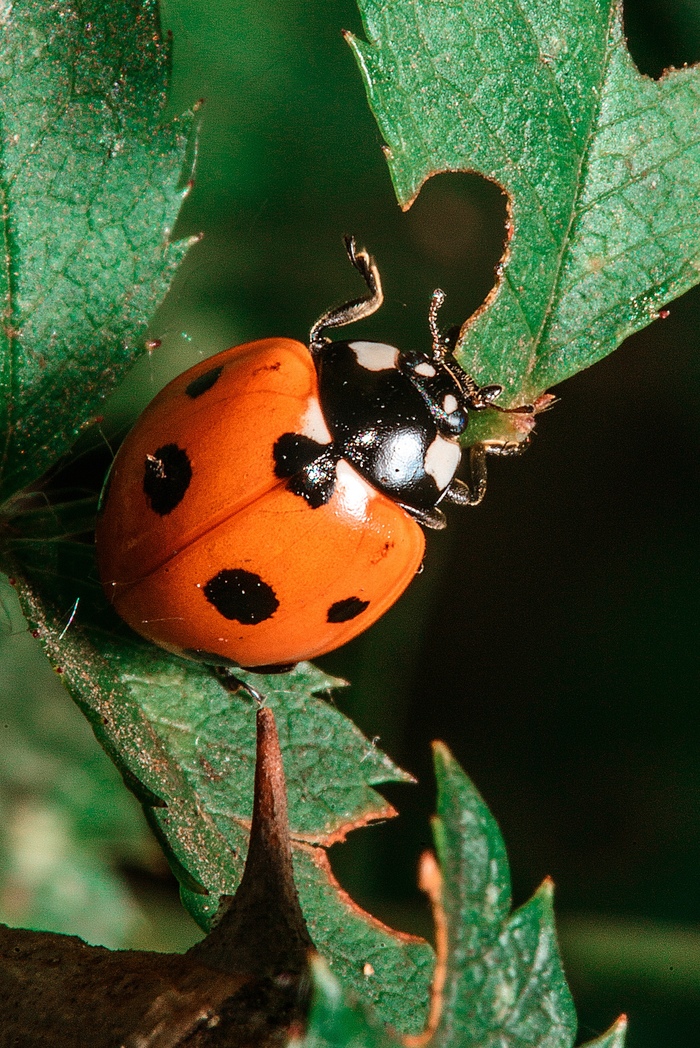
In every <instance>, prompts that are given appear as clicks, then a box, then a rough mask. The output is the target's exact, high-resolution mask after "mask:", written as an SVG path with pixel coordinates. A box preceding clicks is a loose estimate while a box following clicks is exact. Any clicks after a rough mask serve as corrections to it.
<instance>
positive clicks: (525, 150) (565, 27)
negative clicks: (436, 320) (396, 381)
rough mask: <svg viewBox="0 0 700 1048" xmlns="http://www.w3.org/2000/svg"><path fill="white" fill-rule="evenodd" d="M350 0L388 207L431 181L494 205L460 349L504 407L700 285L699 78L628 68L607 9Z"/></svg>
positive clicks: (614, 1)
mask: <svg viewBox="0 0 700 1048" xmlns="http://www.w3.org/2000/svg"><path fill="white" fill-rule="evenodd" d="M358 3H359V7H360V11H361V13H362V17H363V20H364V24H365V28H366V32H367V37H368V42H367V43H365V42H363V41H361V40H358V39H356V38H351V44H352V46H353V48H354V50H355V54H356V56H357V59H358V62H359V64H360V67H361V69H362V73H363V76H364V79H365V85H366V89H367V94H368V97H369V102H370V105H371V107H372V109H373V111H374V114H375V116H376V118H377V121H378V123H379V127H380V129H381V132H382V134H383V136H384V138H385V140H386V142H387V158H388V161H389V166H390V169H391V174H392V177H393V180H394V184H395V187H396V192H397V196H398V198H399V200H400V202H401V203H402V204H403V205H404V206H406V207H407V206H409V205H410V203H411V201H412V199H413V198H414V197H415V195H416V194H417V193H418V191H419V190H420V187H421V185H422V184H423V182H425V180H426V179H427V178H429V177H430V176H431V175H434V174H436V173H438V172H441V171H476V172H479V173H481V174H483V175H484V176H485V177H487V178H489V179H492V180H494V181H495V182H497V183H498V184H499V185H500V186H502V187H503V189H504V190H505V192H506V193H507V194H508V200H509V208H510V219H509V229H508V233H509V240H508V245H507V251H506V254H505V256H504V259H503V261H502V265H501V267H500V269H499V275H498V281H497V285H496V287H495V289H494V291H493V292H492V294H491V295H489V297H488V299H487V301H486V303H485V304H484V306H483V307H482V309H481V310H479V311H478V312H477V313H476V314H475V315H474V317H472V318H471V319H470V320H469V321H468V322H467V323H466V325H465V327H464V328H463V330H462V336H461V340H460V351H459V356H460V358H461V361H462V362H463V364H464V365H465V367H466V368H467V370H468V371H470V372H471V373H472V374H474V375H475V376H476V378H477V379H479V380H481V381H483V382H500V383H502V384H503V385H504V387H505V390H506V392H505V394H504V396H503V397H502V400H501V402H502V403H503V404H507V403H515V402H521V403H522V402H529V401H531V400H533V399H534V398H536V397H537V396H538V394H541V393H542V392H543V391H544V390H546V389H547V388H548V387H550V386H551V385H553V384H554V383H557V382H561V381H562V379H565V378H567V377H568V376H570V375H572V374H574V373H575V372H577V371H579V370H581V369H582V368H585V367H587V366H588V365H590V364H592V363H593V362H594V361H596V360H599V359H600V358H601V357H603V356H605V355H606V354H607V353H610V352H611V351H612V350H613V349H615V348H616V346H618V345H619V344H620V342H621V341H622V340H623V339H624V338H626V336H627V335H629V334H631V333H632V332H633V331H636V330H638V329H639V328H642V327H644V326H645V325H646V324H649V323H650V322H651V321H652V320H654V319H655V317H656V316H657V312H658V310H659V308H660V307H661V306H663V305H664V304H665V303H667V302H669V301H670V300H671V299H673V298H674V297H676V296H677V295H680V294H681V293H682V292H684V291H686V290H687V289H688V288H690V287H692V286H693V285H694V284H696V283H697V282H698V280H699V279H700V196H699V195H698V184H699V183H700V125H698V119H697V113H698V107H699V105H700V70H698V68H697V67H694V68H690V69H682V70H670V71H668V72H667V73H666V74H665V75H664V77H663V78H662V79H661V80H660V81H658V82H657V81H654V80H652V79H650V78H649V77H646V76H643V75H641V74H640V73H639V72H638V70H637V69H636V68H635V66H634V64H633V62H632V59H631V57H630V55H629V52H628V50H627V46H626V43H625V39H624V34H623V28H622V14H621V5H620V3H619V0H564V2H560V0H518V2H516V0H493V2H491V3H488V4H486V3H483V2H482V0H440V2H435V0H392V3H385V2H384V0H358ZM499 421H500V420H498V419H494V420H492V425H498V424H499ZM473 432H474V433H476V430H473Z"/></svg>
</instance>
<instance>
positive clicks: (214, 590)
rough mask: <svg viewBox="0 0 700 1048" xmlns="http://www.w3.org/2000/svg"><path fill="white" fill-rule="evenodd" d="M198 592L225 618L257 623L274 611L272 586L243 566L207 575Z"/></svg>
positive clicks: (251, 624)
mask: <svg viewBox="0 0 700 1048" xmlns="http://www.w3.org/2000/svg"><path fill="white" fill-rule="evenodd" d="M202 592H203V593H204V596H205V597H206V598H207V600H208V601H209V603H210V604H213V605H214V607H215V608H216V610H217V611H218V612H219V614H220V615H223V616H224V618H225V619H235V620H236V622H240V623H242V624H243V625H244V626H257V624H258V623H259V622H264V621H265V619H269V618H270V617H271V616H272V615H274V613H275V612H276V611H277V609H278V607H279V601H278V600H277V597H276V595H275V591H274V590H273V588H272V586H268V584H267V583H266V582H263V580H262V579H261V578H260V576H259V575H256V574H254V572H252V571H244V570H243V568H224V569H223V571H220V572H219V573H218V575H214V577H213V578H211V579H209V582H207V584H206V586H204V587H203V589H202Z"/></svg>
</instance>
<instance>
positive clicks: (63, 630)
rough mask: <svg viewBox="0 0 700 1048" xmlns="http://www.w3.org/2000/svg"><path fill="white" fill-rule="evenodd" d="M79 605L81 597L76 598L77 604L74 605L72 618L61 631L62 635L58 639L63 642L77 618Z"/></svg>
mask: <svg viewBox="0 0 700 1048" xmlns="http://www.w3.org/2000/svg"><path fill="white" fill-rule="evenodd" d="M79 604H80V597H76V598H75V604H74V605H73V610H72V611H71V613H70V618H69V619H68V622H67V623H66V624H65V626H64V627H63V629H62V630H61V633H60V635H59V638H58V639H59V640H63V638H64V637H65V635H66V633H67V632H68V629H69V627H70V624H71V622H72V621H73V619H74V618H75V613H76V611H77V610H78V605H79Z"/></svg>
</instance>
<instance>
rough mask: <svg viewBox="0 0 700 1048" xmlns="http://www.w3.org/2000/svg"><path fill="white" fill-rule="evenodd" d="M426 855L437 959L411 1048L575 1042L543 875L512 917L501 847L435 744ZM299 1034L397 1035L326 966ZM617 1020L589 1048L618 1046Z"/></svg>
mask: <svg viewBox="0 0 700 1048" xmlns="http://www.w3.org/2000/svg"><path fill="white" fill-rule="evenodd" d="M435 770H436V775H437V780H438V805H437V808H438V814H437V816H436V818H435V819H434V821H433V834H434V838H435V845H436V849H437V854H438V858H439V861H440V867H439V868H438V866H437V864H436V862H435V859H434V857H433V856H432V855H430V854H428V855H426V856H424V858H423V862H422V864H421V879H422V883H423V887H424V888H425V890H426V891H427V892H428V894H429V895H430V897H431V901H432V904H433V910H434V914H435V918H436V936H435V938H436V942H437V944H438V963H437V966H436V972H435V979H434V985H433V995H432V1007H431V1010H430V1018H429V1022H428V1024H427V1026H426V1029H425V1030H424V1031H423V1033H422V1034H420V1035H419V1036H418V1037H416V1038H413V1039H411V1040H409V1042H408V1043H409V1044H412V1045H413V1046H414V1048H418V1046H423V1048H427V1046H430V1048H485V1046H489V1048H496V1046H498V1048H572V1046H573V1044H574V1039H575V1036H576V1014H575V1011H574V1006H573V1002H572V1000H571V994H570V993H569V988H568V986H567V984H566V980H565V978H564V973H563V970H562V966H561V960H560V958H559V950H558V947H557V941H556V934H555V930H554V917H553V913H552V904H551V901H552V889H551V884H550V882H548V881H546V882H545V884H544V885H543V887H542V888H541V889H540V890H539V891H538V892H537V893H536V894H535V896H534V897H533V898H532V899H531V900H530V901H529V902H528V903H526V904H525V905H524V906H521V907H520V908H519V909H518V910H516V911H515V912H513V913H511V898H510V875H509V871H508V860H507V858H506V852H505V845H504V843H503V839H502V837H501V834H500V831H499V829H498V826H497V825H496V822H495V820H494V818H493V816H492V815H491V813H490V812H489V810H488V808H487V807H486V805H485V804H484V802H483V800H482V799H481V797H480V796H479V794H478V792H477V791H476V789H475V788H474V786H473V785H472V783H471V782H470V781H469V779H468V778H467V776H466V775H465V774H464V772H463V771H462V769H461V768H460V767H459V765H458V764H457V763H456V761H455V760H454V758H453V757H452V756H451V754H450V753H449V751H448V750H447V749H446V748H445V747H444V746H443V745H442V744H440V743H437V744H436V746H435ZM313 976H314V995H313V1000H312V1006H311V1012H310V1016H309V1023H308V1027H307V1030H306V1033H305V1036H304V1037H303V1038H302V1039H300V1040H299V1041H298V1042H297V1045H296V1048H323V1046H326V1045H327V1046H331V1045H332V1046H333V1048H344V1046H347V1048H351V1046H354V1045H358V1044H363V1045H367V1046H372V1048H374V1046H376V1048H389V1046H390V1045H391V1044H395V1043H399V1042H397V1041H395V1040H394V1038H393V1035H392V1033H391V1032H390V1031H385V1030H383V1029H382V1028H381V1027H380V1026H379V1024H378V1022H377V1019H376V1018H375V1017H374V1016H373V1014H372V1012H370V1011H368V1010H367V1008H366V1007H365V1006H364V1004H362V1003H360V1001H358V999H357V996H356V993H353V992H346V991H345V990H344V989H343V988H342V987H341V986H340V985H339V984H338V982H337V981H336V980H335V979H334V978H333V977H332V976H331V974H330V973H329V972H328V971H327V970H326V969H325V967H324V965H323V964H322V962H317V963H316V964H315V965H314V968H313ZM626 1025H627V1024H626V1020H625V1017H624V1016H622V1017H621V1018H620V1019H618V1021H617V1022H616V1023H615V1024H614V1025H613V1026H612V1027H611V1029H610V1030H609V1031H608V1033H606V1034H604V1035H603V1036H602V1037H600V1038H598V1039H597V1040H595V1041H592V1042H590V1043H589V1044H588V1045H586V1046H585V1048H624V1037H625V1029H626Z"/></svg>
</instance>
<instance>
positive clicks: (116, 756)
mask: <svg viewBox="0 0 700 1048" xmlns="http://www.w3.org/2000/svg"><path fill="white" fill-rule="evenodd" d="M58 531H59V532H60V531H61V529H60V528H58ZM12 548H13V555H14V557H15V558H16V561H17V563H18V564H19V563H20V562H21V568H22V571H23V572H26V573H27V575H29V576H31V579H32V584H31V585H27V584H25V583H24V582H23V581H22V577H21V576H20V574H19V572H18V580H19V581H18V589H19V592H20V596H21V599H22V604H23V609H24V611H25V614H26V615H27V617H28V618H29V620H30V623H31V624H32V626H33V627H34V628H35V629H36V630H37V631H38V633H39V636H40V639H41V641H42V643H43V645H44V647H45V650H46V651H47V653H48V655H49V658H50V659H51V661H52V662H53V664H54V665H55V666H57V667H58V668H59V669H60V671H61V675H62V678H63V680H64V682H65V684H66V686H67V687H68V689H69V691H70V692H71V694H72V695H73V698H74V699H75V700H76V701H77V702H78V704H79V706H80V707H81V708H82V709H83V711H84V712H85V714H86V716H87V717H88V719H89V720H90V722H91V724H92V725H93V728H94V730H95V734H96V735H97V737H98V739H99V741H100V742H101V743H102V745H103V746H104V747H105V749H106V750H107V752H108V753H109V754H110V756H111V757H112V758H113V760H114V761H115V762H116V764H117V766H118V767H119V768H120V770H121V771H122V774H123V775H124V778H125V780H126V782H127V784H128V785H129V786H130V787H131V788H132V789H133V790H134V792H135V793H136V795H137V796H138V797H139V799H140V800H141V801H142V803H143V805H144V809H145V811H146V813H147V816H148V818H149V821H150V823H151V825H152V827H153V828H154V830H155V831H156V834H157V836H158V837H159V839H160V840H161V842H162V844H163V846H164V848H165V851H166V854H167V855H168V858H169V860H170V862H171V865H172V867H173V870H174V871H175V873H176V875H177V876H178V877H179V878H180V881H181V884H182V895H183V900H184V902H185V904H186V905H187V907H188V909H189V910H190V912H191V913H192V914H193V916H194V917H195V919H196V920H198V921H199V923H200V924H201V925H202V926H203V927H205V928H206V927H208V926H209V924H210V922H211V920H212V919H213V917H214V916H215V915H216V912H217V909H218V903H219V897H220V896H221V895H222V894H227V895H231V894H233V892H234V891H235V889H236V887H237V886H238V883H239V881H240V877H241V874H242V870H243V864H244V862H245V855H246V848H247V841H248V833H249V830H250V818H251V812H252V801H253V776H254V766H255V712H256V704H255V702H254V701H253V699H252V698H251V697H250V695H248V694H247V693H246V692H245V691H240V692H237V693H235V692H232V691H231V690H229V689H228V688H227V687H226V686H225V685H224V684H223V683H222V681H221V680H219V679H218V678H217V677H216V676H215V675H214V673H213V672H212V671H211V670H210V669H209V668H208V667H205V666H199V665H197V664H194V663H189V662H187V661H185V660H180V659H176V658H174V657H171V656H168V655H166V654H165V653H164V652H161V651H160V650H159V649H157V648H156V647H155V646H153V645H151V644H148V643H147V642H146V641H142V640H141V639H140V638H138V637H136V635H135V634H132V633H131V632H130V631H129V630H127V628H126V627H125V626H123V624H121V623H120V621H119V620H118V619H117V617H116V615H115V614H114V613H113V612H112V611H111V609H110V608H109V607H108V606H107V603H106V601H105V600H104V598H103V597H102V594H101V590H100V587H99V585H98V583H97V579H96V568H95V564H94V556H93V551H92V549H91V547H89V546H87V545H84V544H80V543H67V542H65V541H63V540H61V539H58V540H56V541H53V542H44V543H41V544H38V543H36V542H34V541H32V540H16V541H15V542H14V544H13V547H12ZM76 598H79V602H78V606H77V609H76V610H75V613H74V614H72V612H73V609H74V608H75V601H76ZM71 614H72V618H71V621H70V625H69V627H68V629H66V628H65V627H66V624H67V622H68V618H69V617H70V615H71ZM61 635H62V636H61ZM240 678H241V680H244V681H248V682H250V683H251V684H252V685H253V686H254V687H255V688H256V689H257V690H258V691H259V692H261V693H262V694H263V695H264V698H265V702H266V705H268V706H269V707H270V708H272V709H273V710H274V711H275V715H276V719H277V726H278V731H279V736H280V744H281V747H282V754H283V759H284V766H285V774H286V778H287V785H288V792H289V821H290V830H291V834H292V838H293V845H294V851H295V870H296V876H297V882H298V886H299V894H300V899H301V902H302V907H303V909H304V915H305V917H306V920H307V922H308V924H309V928H310V931H311V934H312V937H313V940H314V943H315V945H316V947H317V948H318V949H319V951H321V952H322V953H323V954H324V956H325V957H326V958H327V960H328V961H329V963H330V965H331V967H332V968H333V970H334V971H335V973H336V974H337V975H339V976H340V977H341V978H342V979H343V981H344V983H345V984H346V985H349V986H352V987H355V988H357V989H362V990H365V989H366V988H369V991H370V998H371V1000H372V1001H373V1002H374V1003H375V1004H376V1006H377V1008H378V1011H379V1014H380V1015H381V1017H382V1018H383V1019H384V1020H385V1021H387V1022H391V1023H393V1024H395V1025H396V1026H397V1027H399V1028H401V1029H405V1030H407V1031H415V1030H416V1029H419V1028H420V1027H421V1025H422V1023H423V1021H424V1018H425V1014H424V1013H425V1007H426V1005H427V1000H428V988H429V985H430V980H431V976H432V968H433V953H432V950H431V948H430V947H429V946H428V944H427V943H425V942H424V941H423V940H420V939H416V938H414V937H412V936H405V935H401V934H399V933H397V932H394V931H393V930H391V929H389V928H386V927H385V926H384V925H382V924H380V922H378V921H376V920H374V919H373V918H371V917H369V915H368V914H366V913H364V912H363V911H362V910H360V909H359V907H357V906H355V905H354V904H353V903H352V901H351V900H350V899H349V898H348V897H347V896H346V895H345V893H344V892H342V890H341V889H340V888H339V887H338V885H337V884H336V883H335V881H334V880H333V877H332V873H331V871H330V867H329V865H328V861H327V859H326V856H325V851H324V850H323V849H322V848H321V847H314V845H323V846H327V845H329V844H331V843H333V842H334V841H337V840H340V839H342V838H343V837H344V836H345V834H346V833H347V832H349V831H350V830H352V829H354V828H357V827H359V826H363V825H365V824H366V823H368V822H371V821H373V820H376V819H382V818H386V817H387V816H390V815H391V814H393V809H392V808H391V806H390V805H389V804H387V802H386V801H385V800H384V798H383V797H381V796H380V795H379V794H378V793H376V791H375V790H374V789H373V787H374V786H376V785H379V784H380V783H383V782H392V781H407V780H409V778H410V777H409V776H407V775H406V774H405V773H404V772H401V771H400V770H399V769H398V768H397V767H396V766H395V765H394V764H393V763H392V762H391V761H390V760H389V759H388V757H386V756H385V755H384V754H383V753H382V752H381V751H380V750H379V749H378V748H377V747H376V746H374V745H372V744H371V743H370V742H368V740H367V739H365V738H364V737H363V735H362V734H361V733H360V732H359V731H358V729H357V728H356V727H355V726H354V725H353V724H352V723H351V722H350V721H349V720H348V719H347V718H346V717H345V716H343V714H341V713H340V712H339V711H338V710H337V709H336V708H335V706H334V705H333V703H332V702H331V701H329V700H330V698H331V691H332V690H333V689H335V688H337V687H338V686H340V685H341V684H342V682H341V681H338V680H335V679H333V678H331V677H328V676H327V675H325V674H323V673H321V671H320V670H317V669H316V668H315V667H313V666H310V665H309V664H301V665H300V666H298V667H297V668H296V669H295V670H293V671H291V672H289V673H286V674H280V675H271V676H263V675H259V674H246V673H243V672H242V671H241V673H240ZM368 963H369V964H370V965H371V967H372V970H373V975H372V977H371V978H368V977H367V976H366V975H365V971H366V970H367V969H366V966H367V964H368ZM409 993H410V1005H409V1004H408V1003H407V1001H408V994H409Z"/></svg>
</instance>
